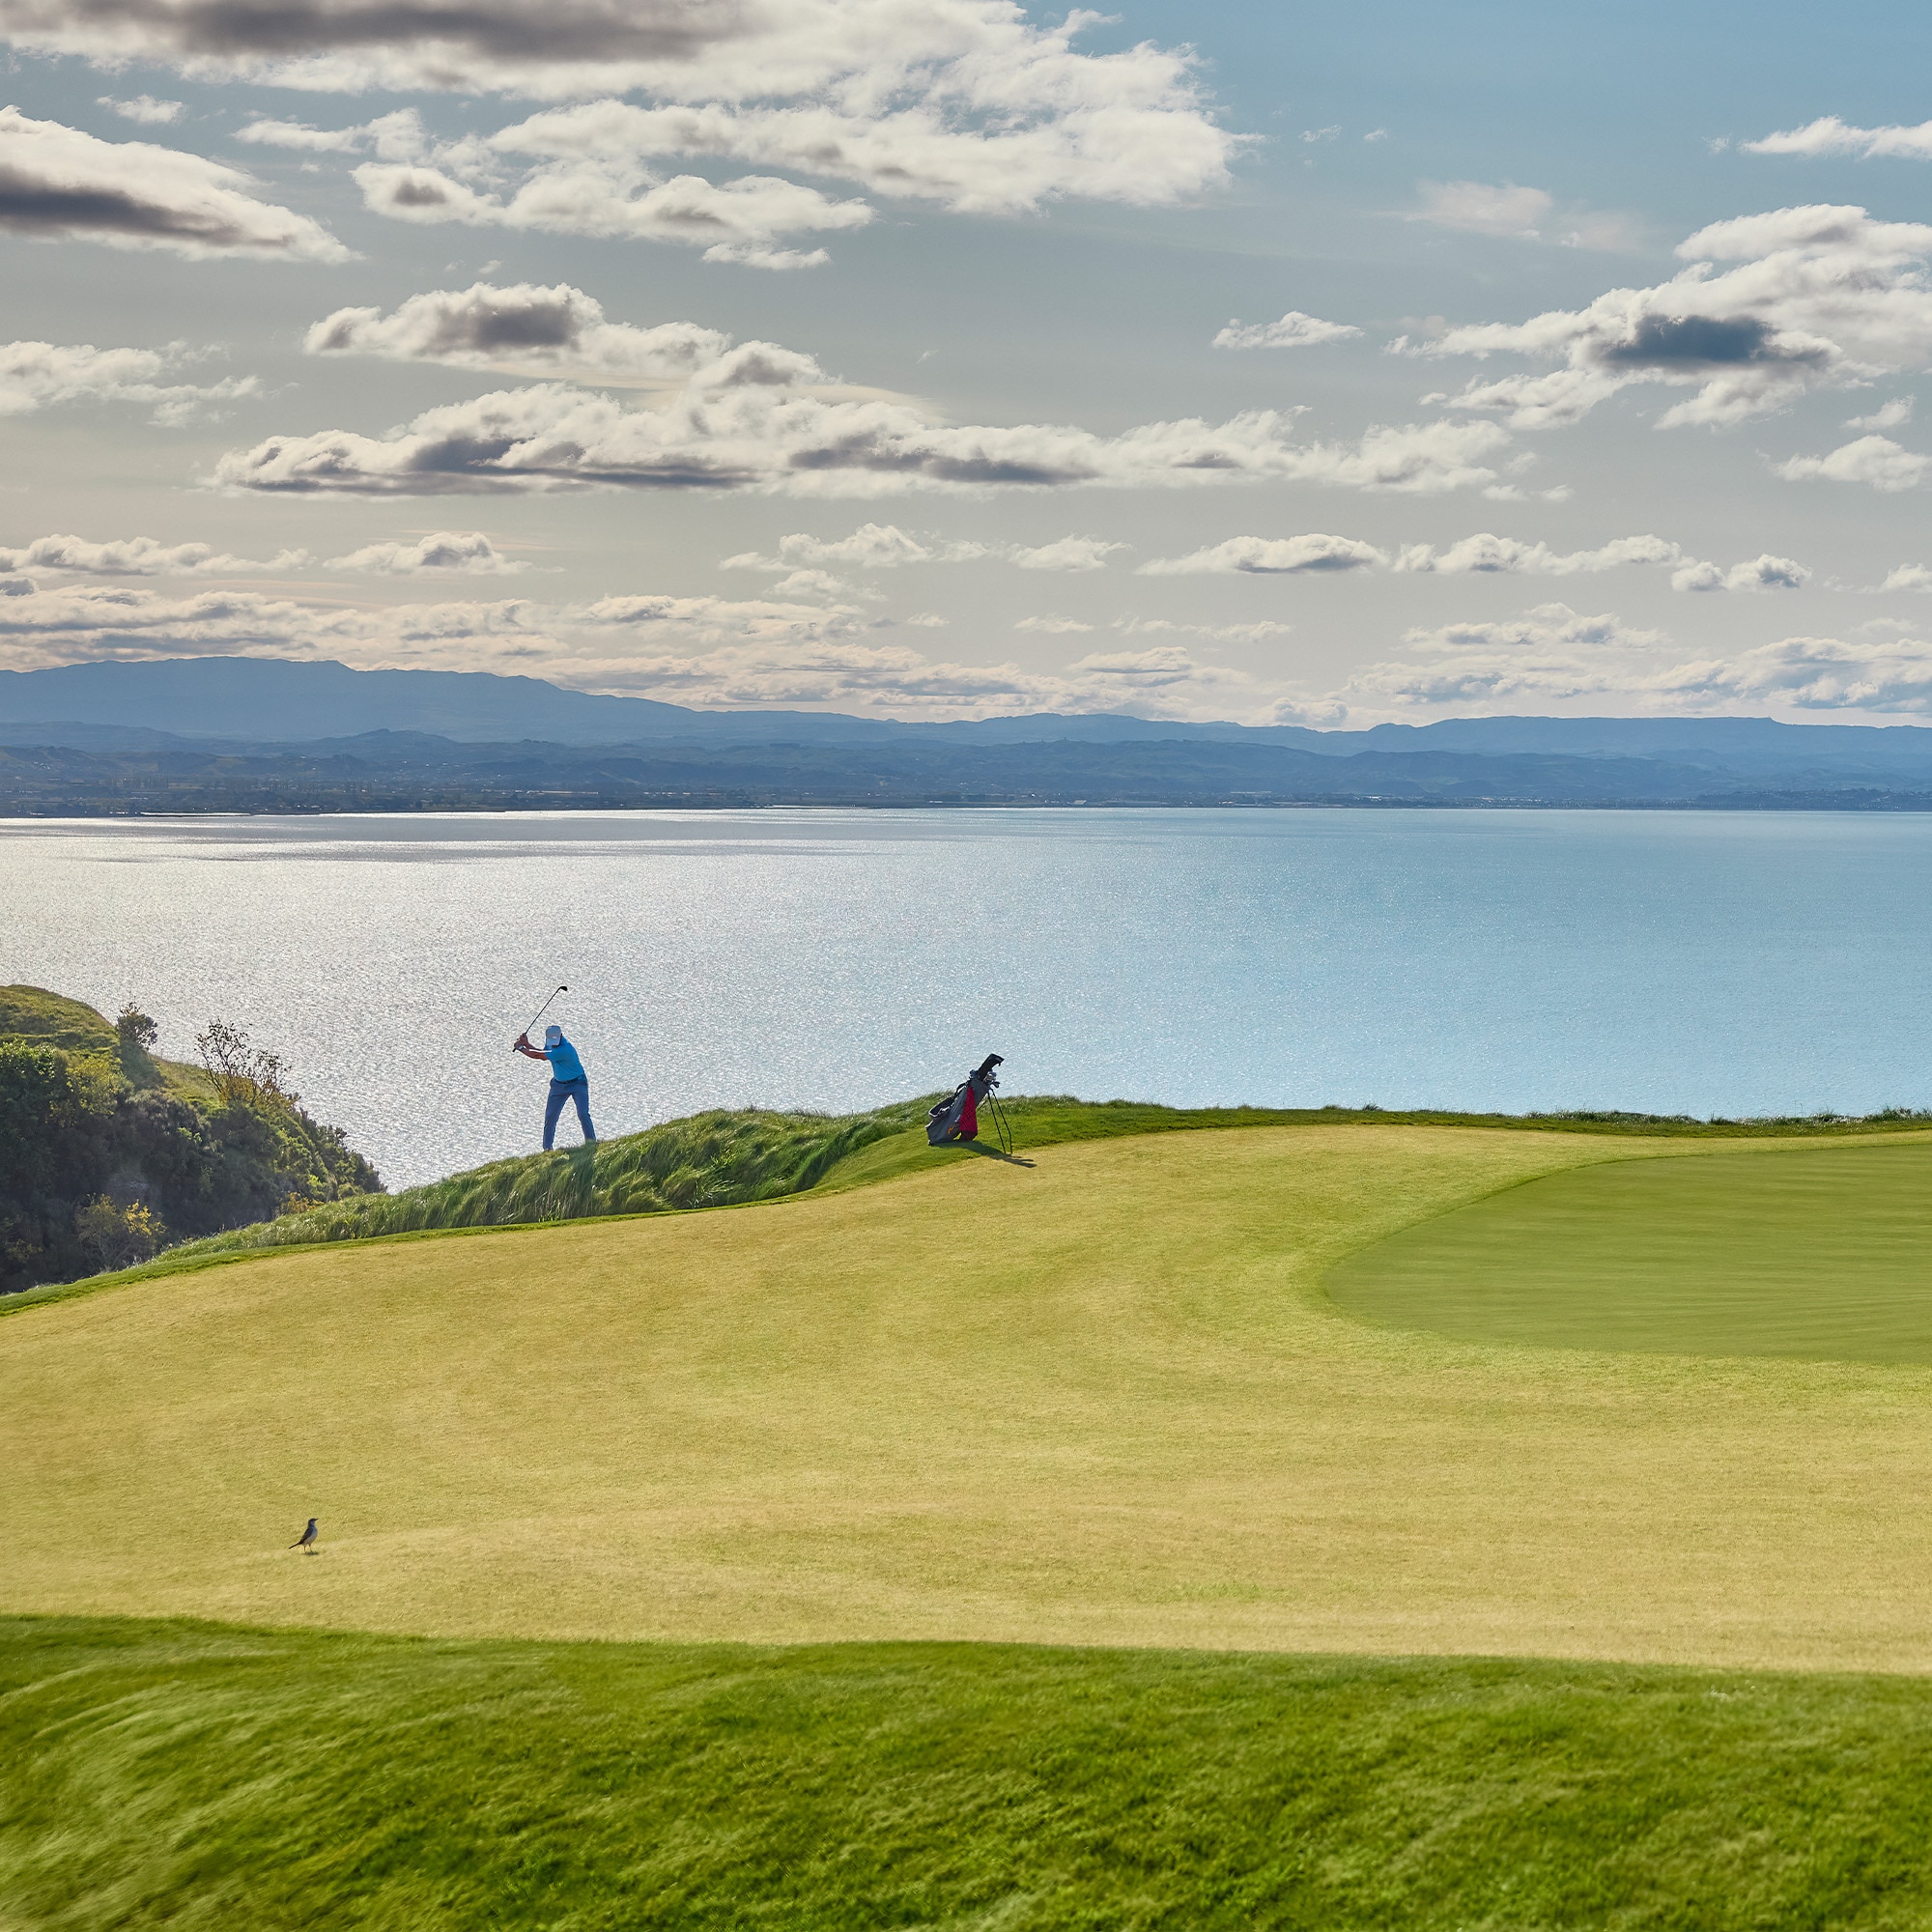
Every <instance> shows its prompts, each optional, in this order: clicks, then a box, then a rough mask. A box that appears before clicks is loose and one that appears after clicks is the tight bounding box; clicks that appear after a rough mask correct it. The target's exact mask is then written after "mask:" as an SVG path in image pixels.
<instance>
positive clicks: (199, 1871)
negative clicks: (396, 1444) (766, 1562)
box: [0, 1557, 1932, 1932]
mask: <svg viewBox="0 0 1932 1932" xmlns="http://www.w3.org/2000/svg"><path fill="white" fill-rule="evenodd" d="M301 1560H303V1559H300V1558H295V1557H292V1558H290V1561H291V1562H292V1563H294V1562H299V1561H301ZM1928 1833H1932V1685H1928V1684H1926V1683H1924V1682H1922V1681H1910V1680H1900V1679H1885V1678H1873V1677H1790V1676H1771V1675H1747V1674H1719V1673H1714V1672H1698V1671H1686V1670H1662V1669H1630V1668H1619V1667H1615V1666H1607V1665H1599V1664H1525V1663H1499V1662H1481V1661H1467V1660H1454V1661H1441V1660H1437V1661H1423V1662H1416V1661H1408V1662H1403V1661H1388V1662H1374V1661H1370V1660H1364V1659H1354V1658H1346V1659H1345V1658H1301V1659H1286V1658H1265V1657H1239V1656H1218V1657H1217V1656H1204V1655H1188V1654H1184V1653H1174V1652H1165V1653H1163V1652H1147V1651H1139V1652H1136V1651H1070V1650H1049V1649H1031V1648H1020V1647H995V1646H988V1645H952V1646H940V1645H910V1644H866V1645H855V1646H850V1647H820V1648H807V1649H798V1650H770V1649H753V1648H723V1647H710V1648H698V1647H679V1646H670V1645H664V1646H654V1645H616V1644H578V1645H570V1644H538V1643H497V1644H483V1643H463V1644H456V1643H436V1642H421V1641H409V1640H401V1639H393V1638H390V1639H384V1638H376V1637H366V1636H320V1635H309V1634H287V1633H285V1634H273V1633H262V1632H252V1631H239V1630H223V1629H215V1628H211V1627H208V1626H192V1625H180V1624H176V1625H165V1624H163V1625H152V1624H150V1625H143V1624H138V1623H119V1622H80V1621H65V1620H60V1621H55V1620H48V1621H37V1620H31V1619H19V1620H8V1621H6V1622H4V1623H0V1924H5V1925H6V1926H7V1927H8V1928H9V1932H15V1928H19V1932H25V1928H33V1932H109V1928H113V1932H138V1928H146V1927H161V1926H166V1927H168V1928H170V1932H216V1928H219V1932H228V1928H231V1927H240V1926H245V1927H247V1928H249V1932H280V1928H297V1927H301V1928H334V1927H342V1928H349V1927H355V1928H358V1932H361V1928H371V1929H372V1932H415V1928H419V1927H423V1926H432V1925H433V1926H439V1927H449V1928H467V1927H472V1926H473V1927H478V1928H482V1927H490V1928H518V1927H530V1928H536V1927H543V1928H548V1929H549V1932H599V1928H611V1932H616V1928H633V1927H652V1926H663V1927H676V1928H679V1929H680V1932H704V1929H705V1928H718V1932H725V1928H731V1932H757V1928H764V1927H770V1928H773V1932H820V1928H822V1932H869V1928H881V1932H883V1928H888V1927H911V1926H925V1927H940V1926H944V1927H949V1928H955V1932H967V1928H976V1929H977V1928H984V1932H992V1929H993V1928H999V1932H1046V1928H1056V1932H1057V1929H1058V1928H1101V1927H1105V1928H1109V1932H1114V1928H1122V1929H1123V1932H1139V1928H1150V1932H1151V1928H1156V1927H1160V1928H1169V1927H1171V1928H1175V1932H1211V1929H1212V1928H1229V1932H1234V1928H1246V1927H1250V1926H1255V1925H1266V1926H1271V1927H1284V1928H1307V1932H1357V1929H1359V1932H1388V1928H1404V1932H1462V1929H1463V1928H1470V1927H1481V1928H1485V1929H1486V1932H1514V1928H1521V1932H1532V1928H1534V1932H1545V1928H1554V1927H1562V1928H1566V1932H1580V1929H1581V1928H1594V1927H1603V1928H1605V1932H1610V1928H1614V1932H1648V1928H1659V1932H1662V1928H1678V1929H1681V1932H1765V1929H1766V1928H1776V1932H1811V1929H1812V1928H1816V1932H1823V1928H1827V1927H1829V1928H1833V1932H1852V1929H1853V1928H1857V1929H1858V1932H1889V1928H1904V1927H1919V1926H1924V1925H1926V1924H1928V1923H1932V1862H1928V1861H1927V1859H1926V1856H1925V1844H1926V1840H1927V1835H1928Z"/></svg>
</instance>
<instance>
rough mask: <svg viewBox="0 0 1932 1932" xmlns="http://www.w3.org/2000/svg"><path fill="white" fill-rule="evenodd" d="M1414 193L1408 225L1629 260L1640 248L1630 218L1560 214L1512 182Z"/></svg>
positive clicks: (1421, 186) (1420, 186) (1535, 191)
mask: <svg viewBox="0 0 1932 1932" xmlns="http://www.w3.org/2000/svg"><path fill="white" fill-rule="evenodd" d="M1416 188H1417V191H1418V192H1419V194H1420V195H1421V198H1422V206H1421V207H1420V208H1419V209H1415V210H1412V211H1411V212H1410V213H1407V214H1406V215H1405V216H1404V219H1405V220H1407V221H1427V222H1430V223H1432V224H1433V225H1434V226H1435V227H1437V228H1452V229H1458V230H1460V231H1461V232H1462V233H1463V234H1465V235H1500V236H1504V237H1507V238H1509V239H1511V240H1514V241H1553V242H1555V243H1557V244H1558V245H1559V246H1560V247H1564V248H1586V249H1590V250H1593V251H1597V252H1601V253H1605V254H1611V255H1627V254H1631V253H1634V251H1636V250H1637V249H1640V248H1641V247H1642V246H1643V245H1644V243H1643V234H1642V229H1641V227H1640V225H1639V224H1638V223H1637V222H1635V221H1634V220H1633V219H1632V218H1631V217H1630V216H1629V215H1627V214H1617V213H1609V212H1606V211H1605V210H1603V209H1587V208H1571V209H1568V210H1565V211H1562V212H1561V213H1558V211H1557V208H1556V198H1555V196H1553V195H1551V194H1549V193H1548V191H1547V190H1545V189H1543V188H1540V187H1519V186H1518V185H1516V183H1515V182H1497V183H1493V184H1492V183H1489V182H1472V181H1455V182H1432V181H1425V182H1418V183H1417V184H1416ZM1552 215H1554V216H1556V218H1555V219H1554V220H1553V221H1552V220H1551V216H1552Z"/></svg>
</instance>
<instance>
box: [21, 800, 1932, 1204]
mask: <svg viewBox="0 0 1932 1932" xmlns="http://www.w3.org/2000/svg"><path fill="white" fill-rule="evenodd" d="M0 867H4V870H5V881H6V887H7V890H6V893H5V895H4V901H5V902H4V904H3V905H0V980H27V981H30V982H33V983H36V984H40V985H46V986H52V987H56V988H58V989H60V990H63V991H66V992H70V993H73V994H75V995H77V996H79V997H80V998H82V999H85V1000H88V1001H90V1002H91V1003H93V1004H94V1005H95V1006H98V1007H99V1008H101V1009H103V1010H105V1011H107V1012H109V1013H112V1012H114V1011H116V1010H118V1009H119V1008H120V1007H121V1006H122V1005H123V1003H124V1002H126V1001H128V1000H129V999H132V1000H135V1001H137V1002H138V1003H140V1004H141V1005H142V1006H144V1007H145V1008H146V1009H148V1010H150V1011H151V1012H153V1013H155V1014H156V1017H157V1018H158V1019H159V1020H160V1021H161V1025H162V1051H163V1052H165V1053H168V1054H171V1055H174V1056H176V1057H179V1058H192V1046H191V1043H190V1042H191V1036H192V1035H193V1033H194V1032H195V1030H196V1029H197V1028H198V1027H199V1026H201V1025H202V1024H204V1023H205V1022H206V1021H207V1020H208V1019H210V1018H222V1019H228V1020H232V1021H236V1022H239V1023H240V1024H241V1025H243V1026H245V1027H247V1028H249V1029H250V1030H251V1031H252V1032H253V1033H254V1034H255V1036H256V1037H257V1038H258V1040H259V1041H260V1042H261V1043H263V1044H266V1045H271V1046H273V1047H274V1048H276V1049H277V1050H279V1051H280V1052H282V1053H284V1054H285V1055H286V1056H287V1057H288V1059H289V1060H290V1061H291V1063H292V1064H293V1065H294V1067H295V1069H296V1073H297V1076H298V1085H299V1086H300V1087H301V1089H302V1092H303V1094H305V1096H306V1097H307V1100H308V1102H309V1104H310V1105H311V1107H312V1108H313V1109H314V1111H316V1112H317V1113H319V1114H320V1115H321V1116H322V1117H323V1118H325V1119H327V1120H331V1121H336V1122H341V1123H342V1124H343V1125H345V1126H346V1127H347V1128H348V1129H349V1131H350V1134H351V1137H352V1139H353V1140H354V1141H355V1145H357V1146H358V1147H360V1148H362V1149H364V1150H365V1151H368V1152H369V1153H370V1154H371V1155H372V1157H373V1158H374V1159H375V1160H376V1162H377V1164H378V1166H379V1167H380V1168H381V1169H382V1170H383V1172H384V1176H385V1177H386V1178H387V1179H389V1180H390V1181H391V1183H392V1184H399V1183H406V1182H409V1181H412V1180H418V1179H425V1178H428V1177H430V1176H433V1175H437V1174H442V1173H447V1172H450V1171H452V1170H454V1169H457V1168H461V1167H467V1166H471V1165H474V1164H475V1163H477V1162H479V1161H482V1160H486V1159H490V1158H492V1157H494V1156H496V1155H498V1154H502V1153H506V1152H515V1151H524V1150H526V1149H528V1148H530V1147H533V1146H534V1145H535V1144H536V1136H537V1123H538V1116H539V1113H540V1107H541V1097H542V1088H543V1084H544V1079H545V1076H544V1073H543V1070H542V1069H541V1068H539V1067H536V1066H534V1065H531V1064H530V1063H528V1062H526V1061H523V1060H519V1059H517V1058H515V1057H513V1056H512V1055H511V1053H510V1052H509V1050H508V1047H509V1041H510V1039H511V1038H512V1037H514V1036H515V1034H516V1032H517V1030H518V1028H519V1027H521V1026H522V1025H523V1023H524V1022H525V1020H526V1019H527V1018H528V1016H529V1013H530V1010H531V1009H532V1008H534V1007H535V1005H536V1004H537V1002H538V1000H539V999H540V998H541V997H542V996H543V994H544V992H545V991H546V990H547V989H548V988H549V987H551V986H553V985H554V984H555V983H556V982H557V981H558V980H567V981H568V982H569V983H570V986H571V991H570V993H569V994H568V995H566V996H565V998H564V999H563V1000H561V1001H559V1003H558V1010H559V1012H560V1015H561V1017H562V1019H563V1022H564V1024H565V1026H566V1028H567V1029H568V1031H569V1032H570V1034H571V1037H573V1038H574V1039H575V1040H576V1041H577V1042H578V1044H579V1046H580V1048H581V1049H582V1054H583V1058H584V1063H585V1065H586V1068H587V1070H588V1071H589V1074H590V1080H591V1094H592V1099H593V1103H594V1108H595V1113H596V1116H597V1121H598V1125H599V1128H600V1131H602V1132H604V1133H607V1134H612V1133H617V1132H621V1131H624V1130H626V1129H629V1128H633V1127H638V1126H641V1125H645V1124H647V1123H648V1122H652V1121H658V1120H664V1119H668V1118H670V1117H672V1116H675V1115H679V1114H685V1113H690V1112H693V1111H695V1110H696V1109H698V1108H702V1107H707V1106H714V1105H742V1104H745V1103H749V1102H756V1103H759V1104H761V1105H765V1106H802V1107H819V1108H826V1109H833V1110H843V1109H847V1108H855V1107H862V1106H868V1105H872V1104H875V1103H877V1102H879V1101H882V1100H886V1099H891V1098H897V1097H901V1096H904V1095H906V1094H915V1093H920V1092H924V1091H928V1090H931V1089H934V1088H938V1087H943V1086H950V1085H951V1084H952V1082H953V1081H954V1080H956V1079H957V1078H959V1077H960V1075H961V1074H962V1073H963V1072H964V1071H965V1069H966V1067H967V1066H968V1065H971V1064H973V1063H974V1062H976V1061H978V1060H979V1059H980V1056H981V1055H982V1054H984V1053H986V1052H987V1051H988V1050H989V1049H996V1050H998V1051H1000V1052H1003V1053H1005V1054H1006V1055H1007V1056H1008V1060H1009V1066H1008V1076H1009V1089H1011V1090H1013V1091H1032V1092H1035V1093H1046V1092H1070V1093H1077V1094H1085V1095H1088V1096H1090V1097H1094V1098H1102V1097H1108V1096H1113V1095H1127V1096H1133V1097H1137V1098H1148V1099H1159V1100H1170V1101H1181V1102H1190V1103H1206V1102H1225V1101H1243V1100H1246V1101H1259V1102H1266V1103H1275V1104H1289V1105H1304V1104H1315V1105H1319V1104H1321V1102H1324V1101H1331V1100H1332V1101H1340V1102H1346V1103H1356V1102H1360V1101H1365V1100H1373V1101H1376V1102H1378V1104H1380V1105H1382V1106H1387V1107H1400V1106H1410V1105H1424V1104H1428V1105H1440V1106H1450V1107H1468V1108H1502V1109H1507V1110H1510V1111H1520V1110H1522V1109H1527V1108H1559V1107H1620V1108H1638V1109H1643V1110H1646V1111H1653V1112H1663V1113H1675V1112H1685V1113H1694V1114H1700V1115H1702V1114H1710V1113H1723V1114H1747V1113H1768V1112H1778V1113H1786V1112H1812V1111H1816V1110H1821V1109H1827V1108H1830V1109H1836V1110H1839V1111H1845V1112H1852V1111H1858V1112H1864V1111H1868V1110H1871V1109H1874V1108H1877V1107H1880V1106H1884V1105H1888V1104H1891V1103H1894V1102H1896V1103H1901V1104H1932V1015H1929V1014H1928V1001H1927V997H1926V994H1927V986H1926V977H1927V976H1926V966H1927V961H1928V960H1932V817H1923V816H1917V815H1905V814H1899V815H1886V816H1882V817H1881V816H1855V815H1852V814H1848V813H1816V814H1793V813H1769V812H1766V813H1751V812H1738V813H1690V812H1684V813H1664V812H1654V813H1652V812H1592V811H1574V812H1553V811H1552V812H1515V811H1388V812H1372V811H1262V810H1256V811H1238V810H1229V811H1161V810H1147V811H1104V812H1083V811H998V812H993V811H985V812H969V811H917V812H911V811H909V812H868V811H804V810H800V811H759V812H750V811H748V812H651V813H626V814H611V815H610V816H595V817H593V816H588V815H582V814H577V813H555V814H544V813H532V814H519V815H516V816H499V815H494V814H492V815H475V816H464V815H452V816H436V817H423V816H408V817H354V816H345V817H339V818H324V819H273V818H215V819H197V820H165V819H157V820H144V821H139V822H132V823H113V822H103V821H88V822H80V821H69V822H41V823H31V822H29V823H22V822H18V821H15V822H11V823H4V824H0ZM572 1133H574V1127H573V1126H571V1125H569V1124H567V1125H566V1129H565V1135H566V1138H567V1137H568V1136H569V1135H570V1134H572Z"/></svg>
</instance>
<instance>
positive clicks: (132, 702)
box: [0, 657, 1932, 810]
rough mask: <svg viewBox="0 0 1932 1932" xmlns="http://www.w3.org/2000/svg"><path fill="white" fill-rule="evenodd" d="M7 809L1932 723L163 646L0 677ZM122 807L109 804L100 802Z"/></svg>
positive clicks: (1846, 732) (1494, 774)
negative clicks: (1235, 716)
mask: <svg viewBox="0 0 1932 1932" xmlns="http://www.w3.org/2000/svg"><path fill="white" fill-rule="evenodd" d="M0 748H4V751H0V807H4V808H5V809H7V810H23V809H24V810H55V809H66V810H154V809H169V808H170V807H172V808H173V809H207V808H208V807H209V806H210V805H211V804H212V803H213V794H214V793H215V792H220V793H222V794H223V798H224V800H225V802H226V803H227V804H230V805H244V806H245V805H247V804H249V803H251V802H253V803H255V804H256V805H257V807H258V809H269V810H274V809H298V808H299V807H301V806H304V805H306V806H309V807H317V806H327V805H330V804H360V805H362V806H363V807H364V808H365V809H373V808H377V807H378V806H379V802H380V801H381V800H383V799H385V798H386V797H387V796H388V795H389V794H394V801H393V803H394V805H395V806H406V805H407V803H409V802H410V799H409V797H407V796H406V795H413V802H414V803H415V804H417V805H426V804H454V803H472V804H473V803H484V804H490V803H505V804H507V803H519V802H534V801H535V800H537V799H539V798H541V799H542V800H543V801H545V802H548V803H552V804H558V803H576V802H582V803H586V804H589V803H598V804H621V803H640V804H641V803H668V802H677V801H679V800H684V801H696V802H702V803H720V802H729V801H736V800H742V801H745V802H753V803H765V802H774V803H775V802H780V801H781V800H794V801H798V802H814V801H829V800H833V799H840V800H855V799H863V800H867V801H870V802H901V801H904V800H921V801H923V800H924V799H926V798H928V797H931V798H939V797H947V798H952V797H971V798H976V799H978V798H983V799H988V800H998V799H1012V800H1015V801H1019V800H1035V801H1061V800H1066V801H1071V800H1074V799H1075V798H1078V799H1080V800H1082V801H1083V802H1092V803H1100V802H1103V801H1104V802H1120V801H1125V800H1128V799H1145V800H1150V801H1158V800H1162V799H1174V800H1186V801H1189V802H1203V801H1209V800H1212V799H1214V798H1217V797H1220V796H1227V797H1230V798H1236V799H1241V800H1248V799H1253V800H1258V801H1265V800H1268V799H1281V800H1290V799H1296V798H1310V799H1315V798H1321V799H1331V800H1334V801H1336V802H1348V801H1350V800H1359V801H1362V802H1385V803H1404V802H1413V803H1430V802H1435V803H1444V804H1450V803H1461V802H1471V801H1477V800H1483V801H1496V802H1525V803H1535V802H1542V803H1580V802H1602V803H1633V804H1636V803H1643V804H1670V803H1681V804H1690V803H1700V804H1716V803H1725V802H1738V803H1744V802H1751V803H1763V804H1767V805H1771V804H1791V805H1802V804H1891V805H1913V806H1923V805H1925V804H1927V803H1932V729H1928V728H1927V727H1925V726H1922V725H1786V724H1782V723H1779V722H1777V721H1775V720H1772V719H1764V718H1463V719H1450V720H1445V721H1442V722H1440V723H1436V724H1433V725H1376V726H1374V727H1373V728H1372V729H1369V730H1363V731H1345V730H1335V731H1322V730H1316V729H1312V728H1309V727H1307V726H1303V725H1235V724H1178V723H1173V722H1168V721H1162V720H1151V719H1143V718H1134V717H1128V716H1125V715H1121V714H1090V715H1078V716H1062V715H1056V714H1051V713H1048V714H1041V715H1038V716H1034V717H1025V718H997V719H984V720H958V721H952V722H946V723H906V722H902V721H896V720H892V719H878V718H853V717H845V716H840V715H837V714H830V713H824V712H807V711H697V710H693V709H690V708H688V707H686V706H683V705H677V704H668V703H664V702H661V701H659V700H657V699H653V698H643V697H611V696H594V695H591V694H588V693H584V692H575V691H567V690H564V689H562V688H561V687H559V686H557V685H554V684H549V683H546V682H544V681H543V680H541V679H538V678H531V677H502V676H497V675H495V674H493V673H489V672H482V671H435V670H355V669H352V668H350V667H348V666H346V665H341V664H335V663H329V662H316V661H291V660H284V659H275V658H217V657H211V658H180V659H166V660H158V661H152V662H145V663H119V664H114V663H96V664H82V665H64V666H58V667H55V668H49V669H43V670H32V671H11V672H0ZM117 801H118V803H117Z"/></svg>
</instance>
